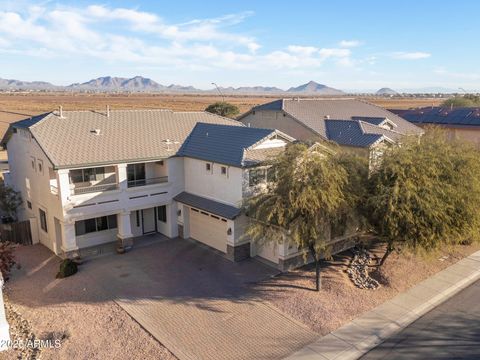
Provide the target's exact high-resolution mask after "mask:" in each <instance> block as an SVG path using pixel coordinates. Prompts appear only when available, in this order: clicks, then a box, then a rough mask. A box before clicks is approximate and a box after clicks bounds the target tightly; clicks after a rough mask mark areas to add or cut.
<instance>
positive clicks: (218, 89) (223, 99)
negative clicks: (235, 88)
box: [212, 82, 225, 102]
mask: <svg viewBox="0 0 480 360" xmlns="http://www.w3.org/2000/svg"><path fill="white" fill-rule="evenodd" d="M212 85H214V86H215V87H216V88H217V91H218V93H219V94H220V96H221V97H222V101H223V102H225V96H224V95H223V93H222V92H221V91H220V88H219V87H218V85H217V84H216V83H214V82H212Z"/></svg>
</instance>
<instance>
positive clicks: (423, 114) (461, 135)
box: [390, 107, 480, 147]
mask: <svg viewBox="0 0 480 360" xmlns="http://www.w3.org/2000/svg"><path fill="white" fill-rule="evenodd" d="M390 111H391V112H393V113H395V114H397V115H399V116H401V117H402V118H404V119H405V120H408V121H410V122H411V123H413V124H415V125H417V126H420V127H423V128H424V127H427V126H438V127H441V128H443V129H445V130H446V131H447V134H448V136H449V138H451V139H459V140H465V141H469V142H472V143H474V144H475V145H477V146H478V147H480V108H450V107H448V108H443V107H425V108H418V109H410V110H390Z"/></svg>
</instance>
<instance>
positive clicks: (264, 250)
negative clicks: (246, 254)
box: [256, 242, 278, 264]
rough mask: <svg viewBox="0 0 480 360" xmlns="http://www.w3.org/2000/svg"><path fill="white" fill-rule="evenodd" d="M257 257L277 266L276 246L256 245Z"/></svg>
mask: <svg viewBox="0 0 480 360" xmlns="http://www.w3.org/2000/svg"><path fill="white" fill-rule="evenodd" d="M256 246H257V255H258V256H260V257H262V258H264V259H266V260H268V261H271V262H273V263H275V264H278V244H277V243H273V242H268V243H265V244H257V245H256Z"/></svg>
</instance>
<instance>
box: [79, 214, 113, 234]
mask: <svg viewBox="0 0 480 360" xmlns="http://www.w3.org/2000/svg"><path fill="white" fill-rule="evenodd" d="M116 227H117V215H109V216H101V217H98V218H92V219H86V220H80V221H76V222H75V235H76V236H80V235H85V234H89V233H92V232H97V231H104V230H109V229H115V228H116Z"/></svg>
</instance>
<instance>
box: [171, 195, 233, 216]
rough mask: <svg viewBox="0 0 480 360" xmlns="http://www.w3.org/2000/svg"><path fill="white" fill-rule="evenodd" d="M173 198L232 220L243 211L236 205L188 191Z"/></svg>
mask: <svg viewBox="0 0 480 360" xmlns="http://www.w3.org/2000/svg"><path fill="white" fill-rule="evenodd" d="M173 199H174V200H175V201H178V202H180V203H182V204H186V205H189V206H192V207H194V208H197V209H200V210H204V211H207V212H209V213H212V214H214V215H218V216H221V217H223V218H226V219H230V220H233V219H235V218H236V217H237V216H238V215H240V212H241V209H240V208H237V207H235V206H232V205H228V204H223V203H221V202H218V201H215V200H211V199H207V198H204V197H202V196H198V195H194V194H190V193H188V192H186V191H184V192H181V193H180V194H178V195H177V196H175V197H174V198H173Z"/></svg>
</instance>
